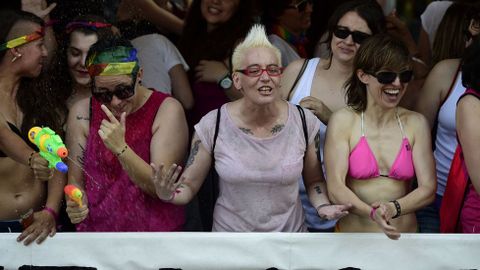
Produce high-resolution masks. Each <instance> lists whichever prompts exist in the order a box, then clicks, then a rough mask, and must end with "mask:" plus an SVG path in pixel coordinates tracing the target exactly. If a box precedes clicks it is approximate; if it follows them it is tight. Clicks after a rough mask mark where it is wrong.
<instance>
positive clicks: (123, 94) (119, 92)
mask: <svg viewBox="0 0 480 270" xmlns="http://www.w3.org/2000/svg"><path fill="white" fill-rule="evenodd" d="M94 89H95V88H94ZM134 94H135V81H133V83H132V84H131V85H119V86H117V87H115V91H95V90H93V91H92V96H93V97H94V98H95V99H96V100H98V101H99V102H101V103H104V104H106V103H110V102H111V101H112V99H113V95H115V96H116V97H117V98H118V99H122V100H123V99H127V98H131V97H132V96H133V95H134Z"/></svg>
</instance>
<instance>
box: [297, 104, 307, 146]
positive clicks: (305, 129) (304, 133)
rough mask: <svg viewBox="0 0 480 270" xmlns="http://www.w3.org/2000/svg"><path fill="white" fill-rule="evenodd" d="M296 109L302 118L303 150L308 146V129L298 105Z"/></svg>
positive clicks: (301, 109)
mask: <svg viewBox="0 0 480 270" xmlns="http://www.w3.org/2000/svg"><path fill="white" fill-rule="evenodd" d="M296 106H297V109H298V111H299V112H300V118H302V127H303V136H304V137H305V152H307V148H308V130H307V121H306V120H305V112H304V111H303V108H302V107H301V106H300V105H296Z"/></svg>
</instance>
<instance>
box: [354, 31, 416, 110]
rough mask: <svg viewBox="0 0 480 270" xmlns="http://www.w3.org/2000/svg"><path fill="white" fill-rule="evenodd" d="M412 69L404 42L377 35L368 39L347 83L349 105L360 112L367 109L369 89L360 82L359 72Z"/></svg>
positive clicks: (355, 59)
mask: <svg viewBox="0 0 480 270" xmlns="http://www.w3.org/2000/svg"><path fill="white" fill-rule="evenodd" d="M409 68H410V57H409V53H408V49H407V48H406V47H405V45H403V43H402V42H400V41H398V40H396V39H394V38H392V37H390V36H388V35H387V34H377V35H375V36H372V37H370V38H368V39H367V40H366V41H365V42H364V43H363V44H362V46H360V48H359V49H358V51H357V54H356V55H355V58H354V60H353V73H352V75H351V76H350V78H349V79H348V80H347V82H346V83H345V88H346V89H347V92H346V95H345V96H346V99H347V105H348V106H350V107H352V108H353V109H354V110H356V111H358V112H360V111H365V109H366V108H367V87H366V85H365V84H364V83H363V82H361V81H360V79H359V78H358V76H357V71H358V70H362V71H368V72H371V73H376V72H378V71H381V70H391V71H401V70H404V69H409Z"/></svg>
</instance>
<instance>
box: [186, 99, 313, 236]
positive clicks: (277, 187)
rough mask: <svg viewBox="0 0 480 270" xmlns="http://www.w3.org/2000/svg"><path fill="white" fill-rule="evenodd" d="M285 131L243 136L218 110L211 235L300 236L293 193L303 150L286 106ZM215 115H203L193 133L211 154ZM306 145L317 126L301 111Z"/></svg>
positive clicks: (293, 112) (296, 117)
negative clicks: (272, 234)
mask: <svg viewBox="0 0 480 270" xmlns="http://www.w3.org/2000/svg"><path fill="white" fill-rule="evenodd" d="M288 105H289V106H288V118H287V121H286V122H285V126H284V128H283V129H282V130H281V131H280V132H278V133H276V134H275V135H272V136H271V137H268V138H257V137H254V136H252V135H249V134H246V133H244V132H243V131H241V130H240V128H239V127H238V126H237V125H236V124H235V123H234V122H233V120H232V118H231V116H230V114H229V113H228V110H227V106H228V103H227V104H226V105H223V106H222V107H221V117H220V125H219V133H218V137H217V141H216V146H215V169H216V171H217V173H218V176H219V181H218V183H219V190H220V192H219V193H220V194H219V196H218V199H217V202H216V204H215V209H214V213H213V228H212V230H213V231H228V232H302V231H306V228H305V222H304V221H305V216H304V214H303V209H302V204H301V202H300V196H299V192H298V184H297V181H298V178H299V177H300V176H301V175H302V171H303V158H304V155H305V150H306V143H305V137H304V133H303V127H302V120H301V117H300V113H299V111H298V109H297V108H296V107H295V106H294V105H292V104H290V103H288ZM216 118H217V110H213V111H211V112H209V113H208V114H207V115H205V116H204V117H203V118H202V119H201V120H200V122H199V123H198V124H197V125H195V131H196V134H197V135H198V137H199V138H200V140H201V142H202V144H203V146H204V147H205V148H206V149H207V151H211V148H212V144H213V136H214V132H215V123H216ZM305 120H306V124H307V130H308V145H310V144H312V143H314V139H315V135H316V134H317V132H318V129H319V125H320V121H319V120H318V119H317V118H316V117H315V116H314V115H313V114H312V113H311V112H310V111H308V110H305Z"/></svg>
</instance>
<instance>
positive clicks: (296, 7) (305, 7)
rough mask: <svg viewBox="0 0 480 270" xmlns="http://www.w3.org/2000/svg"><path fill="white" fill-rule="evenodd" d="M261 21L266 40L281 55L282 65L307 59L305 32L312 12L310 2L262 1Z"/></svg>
mask: <svg viewBox="0 0 480 270" xmlns="http://www.w3.org/2000/svg"><path fill="white" fill-rule="evenodd" d="M263 6H264V12H263V14H262V20H263V22H264V24H265V25H266V26H267V29H268V33H269V36H268V39H269V40H270V42H272V44H273V45H274V46H275V47H277V48H278V49H279V50H280V52H281V53H282V65H283V66H287V65H288V64H290V63H291V62H292V61H295V60H297V59H300V58H306V57H307V51H306V46H307V41H308V40H307V37H306V31H307V29H308V28H309V27H310V24H311V19H310V16H311V15H312V11H313V3H312V1H311V0H281V1H278V0H266V1H263Z"/></svg>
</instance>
